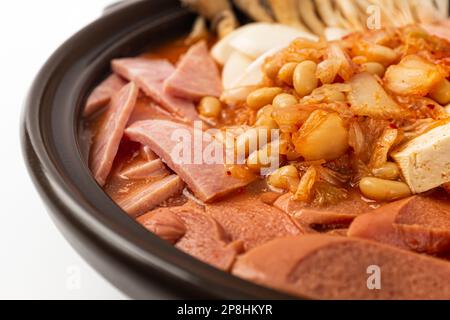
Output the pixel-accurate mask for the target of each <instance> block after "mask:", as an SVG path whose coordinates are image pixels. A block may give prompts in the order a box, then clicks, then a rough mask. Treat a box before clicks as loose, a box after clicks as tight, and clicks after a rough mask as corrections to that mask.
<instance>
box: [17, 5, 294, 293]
mask: <svg viewBox="0 0 450 320" xmlns="http://www.w3.org/2000/svg"><path fill="white" fill-rule="evenodd" d="M193 19H194V17H193V16H192V15H191V14H190V13H189V12H187V11H186V10H185V9H183V8H182V7H181V6H180V4H179V2H178V1H176V0H145V1H127V2H126V3H124V4H121V5H117V6H115V7H113V8H110V10H108V11H107V12H106V13H105V15H104V16H102V17H101V18H100V19H98V20H97V21H95V22H94V23H92V24H91V25H89V26H87V27H86V28H85V29H83V30H81V31H80V32H78V33H77V34H76V35H75V36H73V37H72V38H71V39H70V40H68V41H67V42H66V43H65V44H64V45H63V46H61V48H59V49H58V50H57V51H56V52H55V53H54V55H53V56H52V57H51V58H50V59H49V60H48V62H47V63H46V65H45V66H44V67H43V68H42V70H41V72H40V73H39V75H38V76H37V78H36V80H35V82H34V84H33V86H32V89H31V91H30V93H29V96H28V100H27V101H26V108H25V112H24V117H23V126H22V142H23V148H24V154H25V160H26V163H27V165H28V168H29V171H30V174H31V176H32V178H33V180H34V183H35V184H36V187H37V189H38V191H39V193H40V194H41V196H42V198H43V199H44V201H45V203H46V205H47V207H48V209H49V211H50V212H51V215H52V217H53V219H54V221H55V223H56V224H57V226H58V227H59V229H60V230H61V232H62V233H63V234H64V236H65V237H66V238H67V240H68V241H69V242H70V243H71V244H72V245H73V246H74V248H75V249H76V250H78V252H79V253H80V254H81V255H82V256H83V257H84V258H85V259H86V260H87V261H88V262H89V263H90V264H91V265H92V266H93V267H94V268H95V269H96V270H98V271H99V272H100V273H101V274H102V275H103V276H104V277H105V278H106V279H108V280H109V281H110V282H111V283H113V284H114V285H115V286H116V287H117V288H119V289H120V290H121V291H123V292H124V293H126V294H127V295H129V296H130V297H132V298H225V299H281V298H288V296H284V295H283V294H281V293H278V292H275V291H272V290H269V289H266V288H262V287H259V286H257V285H254V284H252V283H249V282H246V281H243V280H240V279H238V278H235V277H233V276H231V275H229V274H227V273H224V272H221V271H219V270H216V269H214V268H212V267H210V266H208V265H206V264H203V263H201V262H200V261H198V260H196V259H193V258H191V257H190V256H188V255H186V254H184V253H183V252H181V251H178V250H177V249H175V248H173V247H172V246H170V245H168V244H166V243H165V242H164V241H162V240H160V239H159V238H157V237H156V236H154V235H152V234H151V233H150V232H148V231H146V230H145V229H144V228H142V227H141V226H140V225H138V224H137V223H136V222H134V221H133V220H132V219H130V218H129V217H128V216H127V215H126V214H125V213H124V212H123V211H122V210H121V209H120V208H119V207H118V206H117V205H116V204H115V203H114V202H113V201H112V200H111V199H110V198H109V197H108V196H107V195H106V194H105V193H104V192H103V190H102V189H101V188H100V187H99V186H98V185H97V184H96V182H95V181H94V179H93V178H92V176H91V174H90V172H89V169H88V167H87V166H86V162H85V161H84V160H83V156H82V152H81V143H80V141H79V139H78V130H79V128H78V125H79V116H80V109H81V106H82V105H83V103H84V101H85V99H86V96H87V94H88V93H89V90H90V89H91V88H92V87H93V86H94V85H95V84H96V83H98V82H99V81H100V80H101V79H102V78H103V77H104V76H105V75H106V74H107V73H108V72H109V61H110V60H111V59H113V58H117V57H122V56H133V55H136V54H138V53H140V52H141V51H142V50H143V49H145V48H149V47H151V46H155V45H158V43H161V42H162V41H166V40H170V39H172V38H174V37H176V36H180V35H182V34H185V33H186V32H188V31H189V28H190V26H191V24H192V22H193Z"/></svg>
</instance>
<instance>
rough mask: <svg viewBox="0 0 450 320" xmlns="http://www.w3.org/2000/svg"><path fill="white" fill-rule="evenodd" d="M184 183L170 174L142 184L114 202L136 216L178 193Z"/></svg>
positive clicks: (132, 215)
mask: <svg viewBox="0 0 450 320" xmlns="http://www.w3.org/2000/svg"><path fill="white" fill-rule="evenodd" d="M183 188H184V183H183V181H181V179H180V178H179V177H178V176H176V175H170V176H168V177H165V178H164V179H162V180H159V181H156V182H154V183H150V184H149V183H146V184H143V185H142V186H141V187H140V188H138V189H137V190H136V191H134V192H132V193H129V194H127V195H126V196H125V197H123V198H120V199H115V200H116V203H117V204H118V205H119V206H120V207H121V208H122V209H123V210H124V211H125V212H126V213H128V214H129V215H130V216H131V217H138V216H139V215H142V214H144V213H146V212H148V211H149V210H152V209H154V208H155V207H156V206H158V205H160V204H161V202H163V201H165V200H167V199H169V198H171V197H173V196H175V195H177V194H180V193H181V191H182V190H183Z"/></svg>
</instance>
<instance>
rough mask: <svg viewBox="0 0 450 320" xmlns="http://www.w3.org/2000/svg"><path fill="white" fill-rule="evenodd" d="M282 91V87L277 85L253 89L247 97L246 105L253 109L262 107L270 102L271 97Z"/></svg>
mask: <svg viewBox="0 0 450 320" xmlns="http://www.w3.org/2000/svg"><path fill="white" fill-rule="evenodd" d="M282 92H283V89H281V88H277V87H267V88H261V89H258V90H255V91H253V92H252V93H250V94H249V95H248V97H247V106H248V107H249V108H250V109H253V110H259V109H261V108H262V107H264V106H266V105H268V104H271V103H272V101H273V99H274V98H275V97H276V96H277V95H279V94H280V93H282Z"/></svg>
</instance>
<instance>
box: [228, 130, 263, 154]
mask: <svg viewBox="0 0 450 320" xmlns="http://www.w3.org/2000/svg"><path fill="white" fill-rule="evenodd" d="M269 139H270V129H268V128H265V127H257V128H251V129H249V130H247V131H246V132H244V133H243V134H241V135H239V136H238V137H237V138H236V145H235V149H236V153H237V154H238V156H239V157H243V156H245V157H247V156H248V155H249V154H251V153H253V152H254V151H255V150H258V149H259V148H260V147H261V146H263V145H265V144H266V143H267V142H268V141H269Z"/></svg>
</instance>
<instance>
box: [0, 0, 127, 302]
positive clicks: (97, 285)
mask: <svg viewBox="0 0 450 320" xmlns="http://www.w3.org/2000/svg"><path fill="white" fill-rule="evenodd" d="M112 2H114V0H11V1H6V0H2V1H0V109H1V115H0V137H1V139H2V141H1V142H2V144H1V147H0V150H1V151H0V155H1V156H0V170H1V175H0V178H1V180H0V201H1V202H0V217H1V219H0V299H123V298H125V296H124V295H122V294H121V293H120V292H118V291H117V290H116V289H115V288H113V287H112V286H111V285H110V284H109V283H107V282H106V281H105V280H103V278H102V277H101V276H100V275H98V274H97V273H96V272H95V271H94V270H93V269H92V268H91V267H89V266H88V265H87V264H86V263H85V262H84V261H83V260H82V259H81V258H80V257H79V256H78V254H77V253H76V252H75V251H74V250H73V249H72V248H71V247H70V246H69V245H68V244H67V243H66V241H65V240H64V238H63V237H62V235H61V234H60V233H59V231H58V230H57V229H56V227H54V225H53V223H52V221H51V220H50V218H49V217H48V215H47V213H46V211H45V209H44V206H43V204H42V202H41V200H40V198H39V197H38V195H37V193H36V192H35V190H34V187H33V185H32V184H31V181H30V179H29V178H28V173H27V171H26V169H25V165H24V162H23V160H22V155H21V148H20V141H19V124H20V114H21V112H22V106H23V102H24V99H25V96H26V93H27V90H28V88H29V87H30V84H31V82H32V80H33V78H34V76H35V75H36V73H37V72H38V70H39V68H40V67H41V66H42V65H43V64H44V63H45V61H46V59H47V58H48V57H49V56H50V54H51V53H52V52H53V51H54V50H55V49H56V48H57V47H58V46H59V45H60V44H61V43H62V42H63V41H64V40H65V39H67V38H68V37H70V36H71V35H72V34H73V33H75V32H76V31H77V30H79V29H80V28H81V27H83V26H84V25H86V24H87V23H89V22H90V21H92V20H94V19H95V18H96V17H97V16H99V15H100V14H101V12H102V8H104V7H105V6H106V5H108V4H110V3H112ZM74 280H79V282H77V281H75V282H74Z"/></svg>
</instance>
